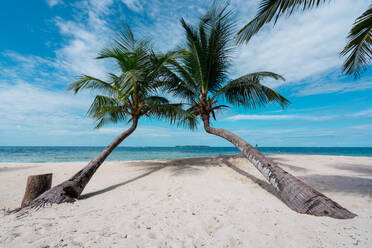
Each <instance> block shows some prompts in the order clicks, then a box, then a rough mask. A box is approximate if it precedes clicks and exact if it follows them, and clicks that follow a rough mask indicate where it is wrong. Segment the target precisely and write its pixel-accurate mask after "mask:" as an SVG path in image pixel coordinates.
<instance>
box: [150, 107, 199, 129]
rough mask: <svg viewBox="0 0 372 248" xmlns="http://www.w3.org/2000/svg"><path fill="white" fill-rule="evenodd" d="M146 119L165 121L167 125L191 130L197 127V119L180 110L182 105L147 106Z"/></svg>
mask: <svg viewBox="0 0 372 248" xmlns="http://www.w3.org/2000/svg"><path fill="white" fill-rule="evenodd" d="M146 111H147V113H146V115H147V116H148V117H152V118H157V119H166V120H168V122H169V124H171V125H176V126H180V127H185V128H188V129H191V130H194V129H196V127H197V117H196V116H195V115H193V114H192V113H190V112H188V111H186V110H184V109H182V104H147V109H146Z"/></svg>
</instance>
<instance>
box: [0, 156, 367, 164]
mask: <svg viewBox="0 0 372 248" xmlns="http://www.w3.org/2000/svg"><path fill="white" fill-rule="evenodd" d="M263 154H264V155H265V156H298V157H302V156H309V157H311V156H314V157H316V156H321V157H339V158H364V159H368V158H370V159H372V156H353V155H333V154H332V155H328V154H298V153H263ZM97 155H98V154H97ZM234 156H236V157H241V158H244V157H243V155H242V154H240V153H239V154H220V155H212V156H192V157H175V158H155V159H136V160H110V159H109V158H110V157H108V159H106V160H105V162H113V163H114V162H117V163H118V162H138V161H159V160H161V161H163V160H167V161H168V160H184V159H192V158H218V157H234ZM93 158H94V157H92V159H93ZM89 162H90V160H76V161H58V162H55V161H45V162H22V161H19V162H0V166H1V165H5V164H45V163H52V164H61V163H89Z"/></svg>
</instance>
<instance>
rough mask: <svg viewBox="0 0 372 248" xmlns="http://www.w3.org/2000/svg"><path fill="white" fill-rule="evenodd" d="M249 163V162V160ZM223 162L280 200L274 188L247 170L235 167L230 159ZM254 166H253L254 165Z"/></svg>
mask: <svg viewBox="0 0 372 248" xmlns="http://www.w3.org/2000/svg"><path fill="white" fill-rule="evenodd" d="M247 161H248V160H247ZM222 162H223V163H224V164H225V165H226V166H227V167H229V168H231V169H233V170H234V171H236V172H237V173H239V174H240V175H243V176H245V177H246V178H248V179H250V180H251V181H252V182H254V183H257V184H258V185H259V186H260V187H261V188H262V189H264V190H265V191H266V192H268V193H270V194H272V195H274V196H275V197H276V198H278V199H279V200H280V198H279V196H278V195H277V193H276V192H275V190H274V188H273V186H272V185H271V184H270V183H268V182H266V181H264V180H261V179H259V178H257V177H255V176H253V175H252V174H250V173H248V172H246V171H245V170H242V169H240V168H239V167H237V166H235V165H233V164H232V163H231V162H230V161H229V160H228V159H223V160H222ZM252 166H253V165H252Z"/></svg>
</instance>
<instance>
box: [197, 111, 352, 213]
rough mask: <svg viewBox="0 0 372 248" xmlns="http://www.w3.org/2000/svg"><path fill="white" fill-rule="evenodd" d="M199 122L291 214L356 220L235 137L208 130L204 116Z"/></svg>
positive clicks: (228, 133) (221, 131) (224, 132)
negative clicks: (264, 181) (221, 140)
mask: <svg viewBox="0 0 372 248" xmlns="http://www.w3.org/2000/svg"><path fill="white" fill-rule="evenodd" d="M202 119H203V123H204V129H205V131H206V132H207V133H210V134H214V135H217V136H219V137H221V138H224V139H225V140H227V141H229V142H230V143H232V144H233V145H234V146H236V147H237V148H238V149H239V150H240V151H241V152H242V154H243V155H244V156H245V157H246V158H248V160H249V161H250V162H251V163H252V164H253V165H254V166H255V167H256V168H257V169H258V170H259V171H260V172H261V173H262V175H263V176H264V177H265V178H266V179H267V180H268V181H269V182H270V183H271V185H272V186H273V187H274V189H275V191H276V192H277V194H278V196H279V197H280V199H281V200H282V201H283V202H284V203H285V204H286V205H287V206H288V207H290V208H291V209H292V210H294V211H296V212H298V213H303V214H310V215H316V216H329V217H333V218H337V219H349V218H353V217H355V216H356V215H355V214H353V213H351V212H350V211H348V210H347V209H345V208H343V207H341V206H340V205H339V204H337V203H336V202H334V201H332V200H331V199H329V198H328V197H326V196H325V195H323V194H322V193H320V192H318V191H317V190H315V189H313V188H312V187H310V186H309V185H307V184H305V183H304V182H302V181H301V180H299V179H298V178H296V177H294V176H293V175H291V174H289V173H288V172H286V171H284V170H283V169H282V168H280V167H279V166H278V165H277V164H276V163H274V162H273V161H272V160H271V159H269V158H267V157H265V156H264V155H263V154H262V153H260V152H259V151H257V150H256V149H254V148H253V146H251V145H250V144H248V143H247V142H246V141H245V140H243V139H242V138H240V137H239V136H237V135H235V134H233V133H231V132H229V131H227V130H224V129H222V128H213V127H210V125H209V116H208V115H205V114H204V115H203V116H202Z"/></svg>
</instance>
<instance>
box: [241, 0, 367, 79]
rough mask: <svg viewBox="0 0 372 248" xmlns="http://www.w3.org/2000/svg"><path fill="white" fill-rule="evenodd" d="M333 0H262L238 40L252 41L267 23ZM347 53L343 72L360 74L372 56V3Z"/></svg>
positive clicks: (351, 36) (351, 34)
mask: <svg viewBox="0 0 372 248" xmlns="http://www.w3.org/2000/svg"><path fill="white" fill-rule="evenodd" d="M326 2H330V0H261V2H260V5H259V9H258V12H257V14H256V16H255V18H254V19H253V20H251V21H250V22H249V23H248V24H247V25H245V26H244V27H243V28H242V29H241V30H240V31H239V32H238V35H237V38H238V42H239V43H243V42H248V41H249V40H250V39H251V38H252V37H253V35H255V34H256V33H257V32H258V31H259V30H260V29H261V28H262V27H263V26H264V25H265V24H266V23H269V22H271V21H272V20H274V24H275V23H276V22H277V20H278V19H279V18H280V17H281V16H283V15H286V16H289V15H291V14H293V13H294V12H296V11H298V10H306V9H312V8H314V7H318V6H320V5H321V4H323V3H326ZM341 55H342V56H346V59H345V62H344V65H343V72H344V73H346V74H347V75H352V74H353V75H354V76H356V77H357V76H359V75H360V73H362V72H363V71H365V69H366V66H368V65H369V64H370V63H371V60H372V5H370V6H369V8H368V9H367V10H366V11H365V12H364V13H363V14H362V15H361V16H359V17H358V18H357V19H356V20H355V22H354V24H353V27H352V29H351V30H350V32H349V35H348V42H347V44H346V46H345V48H344V50H343V51H342V52H341Z"/></svg>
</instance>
